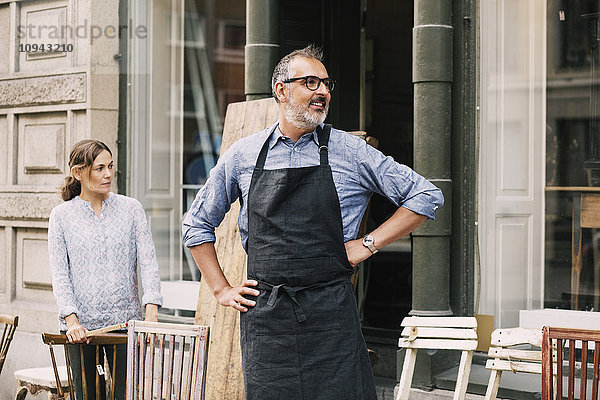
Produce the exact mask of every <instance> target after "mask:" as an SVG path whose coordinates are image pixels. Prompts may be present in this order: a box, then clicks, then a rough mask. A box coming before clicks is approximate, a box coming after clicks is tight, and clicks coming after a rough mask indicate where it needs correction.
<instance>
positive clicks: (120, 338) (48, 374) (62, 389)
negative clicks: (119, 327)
mask: <svg viewBox="0 0 600 400" xmlns="http://www.w3.org/2000/svg"><path fill="white" fill-rule="evenodd" d="M42 341H43V342H44V343H45V344H47V345H48V349H49V351H50V360H51V361H52V368H29V369H24V370H20V371H16V372H15V377H16V379H17V386H18V389H17V396H16V399H17V400H21V399H24V398H25V396H26V395H27V391H29V392H31V394H32V395H35V394H37V393H38V392H40V391H44V392H47V393H48V399H60V400H62V399H67V398H68V399H73V398H74V396H73V397H72V396H71V395H70V394H71V393H74V388H73V378H72V373H71V372H72V370H71V367H70V365H69V349H68V345H69V344H70V343H69V340H68V339H67V336H66V335H62V334H53V333H42ZM126 343H127V335H126V334H124V333H104V334H98V335H95V336H90V343H89V344H80V345H79V346H81V347H80V349H81V348H83V346H95V347H96V365H100V352H101V351H102V349H101V346H111V345H112V346H114V347H113V365H115V363H116V355H117V352H116V346H117V345H118V344H126ZM54 346H63V348H64V355H65V364H66V367H62V366H59V365H58V363H57V361H56V358H57V357H56V354H55V352H54ZM80 354H81V366H82V371H81V375H82V388H83V399H84V400H87V397H88V396H87V388H88V386H89V384H90V383H91V382H87V381H86V378H85V373H84V371H83V365H84V364H83V352H82V351H80ZM100 373H104V366H103V365H101V368H97V370H96V380H95V388H96V398H97V399H99V398H100V392H101V391H102V392H104V393H105V395H106V398H107V399H109V398H110V399H112V400H114V398H115V397H114V396H115V390H114V389H115V376H114V369H113V371H112V376H111V378H112V379H111V380H110V381H111V385H110V390H109V392H108V393H107V392H106V385H105V384H104V380H103V379H101V377H100Z"/></svg>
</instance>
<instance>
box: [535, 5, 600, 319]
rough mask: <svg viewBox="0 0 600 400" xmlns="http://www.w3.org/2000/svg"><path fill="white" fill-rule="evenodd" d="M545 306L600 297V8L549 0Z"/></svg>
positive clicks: (575, 305) (594, 301) (580, 304)
mask: <svg viewBox="0 0 600 400" xmlns="http://www.w3.org/2000/svg"><path fill="white" fill-rule="evenodd" d="M547 18H548V21H547V22H548V24H547V26H548V37H547V43H548V47H547V49H548V53H547V119H546V222H545V225H546V233H545V241H546V242H545V290H544V293H545V294H544V300H545V307H548V308H562V309H573V310H589V311H598V308H599V302H600V248H599V243H600V242H599V239H600V237H598V233H600V229H599V228H600V123H599V116H600V103H599V100H600V85H599V84H598V78H599V77H600V57H599V56H600V54H599V43H600V35H599V24H600V8H599V5H598V2H597V1H596V0H581V1H562V0H561V1H557V0H554V1H549V2H548V13H547Z"/></svg>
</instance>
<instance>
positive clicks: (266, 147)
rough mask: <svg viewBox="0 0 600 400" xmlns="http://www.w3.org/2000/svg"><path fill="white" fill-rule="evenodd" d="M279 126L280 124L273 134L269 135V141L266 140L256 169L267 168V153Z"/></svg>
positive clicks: (257, 160)
mask: <svg viewBox="0 0 600 400" xmlns="http://www.w3.org/2000/svg"><path fill="white" fill-rule="evenodd" d="M278 126H279V124H277V125H275V127H274V128H273V130H272V131H271V133H269V136H267V140H265V143H264V144H263V146H262V148H261V149H260V153H259V154H258V158H257V159H256V165H255V166H254V169H259V170H261V169H263V167H264V166H265V160H266V159H267V151H268V150H269V139H271V136H272V135H273V132H275V129H277V127H278Z"/></svg>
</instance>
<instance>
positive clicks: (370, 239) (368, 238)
mask: <svg viewBox="0 0 600 400" xmlns="http://www.w3.org/2000/svg"><path fill="white" fill-rule="evenodd" d="M363 244H364V245H365V246H369V245H371V244H373V236H371V235H367V236H365V237H364V238H363Z"/></svg>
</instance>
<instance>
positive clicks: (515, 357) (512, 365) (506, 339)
mask: <svg viewBox="0 0 600 400" xmlns="http://www.w3.org/2000/svg"><path fill="white" fill-rule="evenodd" d="M522 345H530V346H535V347H538V348H540V350H528V349H521V348H515V347H518V346H522ZM541 347H542V330H541V329H535V328H508V329H496V330H495V331H494V332H492V341H491V346H490V349H489V351H488V357H489V359H488V360H487V362H486V364H485V367H486V368H487V369H491V370H496V371H511V372H526V373H531V374H541V373H542V350H541Z"/></svg>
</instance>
